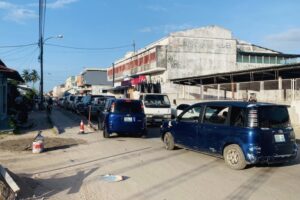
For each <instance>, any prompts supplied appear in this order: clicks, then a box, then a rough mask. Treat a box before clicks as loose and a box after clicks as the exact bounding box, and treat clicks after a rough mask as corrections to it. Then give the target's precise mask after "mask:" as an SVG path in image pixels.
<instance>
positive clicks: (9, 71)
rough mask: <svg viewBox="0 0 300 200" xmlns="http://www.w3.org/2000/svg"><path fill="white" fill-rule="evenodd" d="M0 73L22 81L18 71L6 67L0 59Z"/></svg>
mask: <svg viewBox="0 0 300 200" xmlns="http://www.w3.org/2000/svg"><path fill="white" fill-rule="evenodd" d="M0 73H1V74H4V75H5V76H6V77H7V78H10V79H13V80H16V81H20V82H24V80H23V79H22V77H21V76H20V74H19V72H18V71H16V70H13V69H10V68H8V67H6V65H5V64H4V63H3V62H2V61H1V60H0Z"/></svg>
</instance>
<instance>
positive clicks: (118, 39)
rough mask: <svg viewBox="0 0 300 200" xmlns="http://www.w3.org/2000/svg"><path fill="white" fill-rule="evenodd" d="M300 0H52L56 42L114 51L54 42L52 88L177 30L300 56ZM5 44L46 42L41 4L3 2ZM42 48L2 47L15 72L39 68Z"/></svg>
mask: <svg viewBox="0 0 300 200" xmlns="http://www.w3.org/2000/svg"><path fill="white" fill-rule="evenodd" d="M299 8H300V1H299V0H286V1H281V0H264V1H261V0H251V1H250V0H248V1H246V0H245V1H241V0H226V1H225V0H223V1H222V0H210V1H207V0H193V1H192V0H127V1H125V0H47V11H46V24H45V38H47V37H50V36H56V35H59V34H62V35H63V36H64V38H63V39H51V40H48V41H47V42H48V43H51V44H57V45H66V46H74V47H87V48H106V47H118V46H123V45H127V47H124V48H121V49H113V50H97V51H88V50H73V49H64V48H58V47H54V46H49V45H46V46H45V49H44V51H45V52H44V60H45V63H44V71H45V75H44V79H45V80H44V82H45V91H48V90H50V89H52V88H53V86H55V85H58V84H60V83H63V82H64V81H65V79H66V78H67V77H68V76H71V75H77V74H79V73H80V72H81V71H82V70H83V69H84V68H85V67H101V68H105V67H107V66H110V65H111V63H112V62H114V61H115V60H116V59H118V58H121V57H122V56H123V55H124V54H125V53H126V52H127V51H131V50H132V46H131V44H132V42H133V40H134V41H135V42H136V47H137V48H142V47H144V46H145V45H147V44H149V43H152V42H154V41H156V40H158V39H160V38H162V37H164V36H166V35H167V34H168V33H170V32H174V31H179V30H184V29H189V28H197V27H202V26H207V25H218V26H222V27H224V28H227V29H229V30H231V31H232V32H233V35H234V37H235V38H238V39H241V40H245V41H248V42H251V43H254V44H257V45H261V46H265V47H268V48H272V49H275V50H279V51H283V52H287V53H296V54H300V20H299V19H300V12H299ZM0 24H1V27H0V47H1V46H5V45H18V44H28V43H34V42H37V41H38V0H0ZM38 54H39V50H38V47H37V46H29V47H23V48H0V59H2V60H3V61H4V62H5V63H6V64H7V65H8V66H9V67H12V68H14V69H17V70H19V71H20V72H22V70H23V69H36V70H38V71H39V63H38V59H37V58H38Z"/></svg>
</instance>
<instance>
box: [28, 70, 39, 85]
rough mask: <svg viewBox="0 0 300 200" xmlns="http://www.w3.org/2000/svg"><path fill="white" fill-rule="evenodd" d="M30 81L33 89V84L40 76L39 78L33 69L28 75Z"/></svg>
mask: <svg viewBox="0 0 300 200" xmlns="http://www.w3.org/2000/svg"><path fill="white" fill-rule="evenodd" d="M30 79H31V82H32V83H33V84H32V87H33V88H34V84H35V83H36V82H37V81H38V80H40V76H39V74H38V72H37V71H36V70H35V69H33V70H32V71H31V73H30Z"/></svg>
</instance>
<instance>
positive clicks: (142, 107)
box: [141, 103, 145, 112]
mask: <svg viewBox="0 0 300 200" xmlns="http://www.w3.org/2000/svg"><path fill="white" fill-rule="evenodd" d="M141 109H142V111H143V112H145V110H144V105H143V104H142V103H141Z"/></svg>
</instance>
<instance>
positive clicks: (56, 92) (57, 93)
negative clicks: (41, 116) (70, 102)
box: [52, 84, 66, 98]
mask: <svg viewBox="0 0 300 200" xmlns="http://www.w3.org/2000/svg"><path fill="white" fill-rule="evenodd" d="M52 91H53V93H52V94H53V97H55V98H60V97H62V96H63V95H64V92H65V91H66V89H65V84H61V85H57V86H55V87H54V88H53V90H52Z"/></svg>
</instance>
